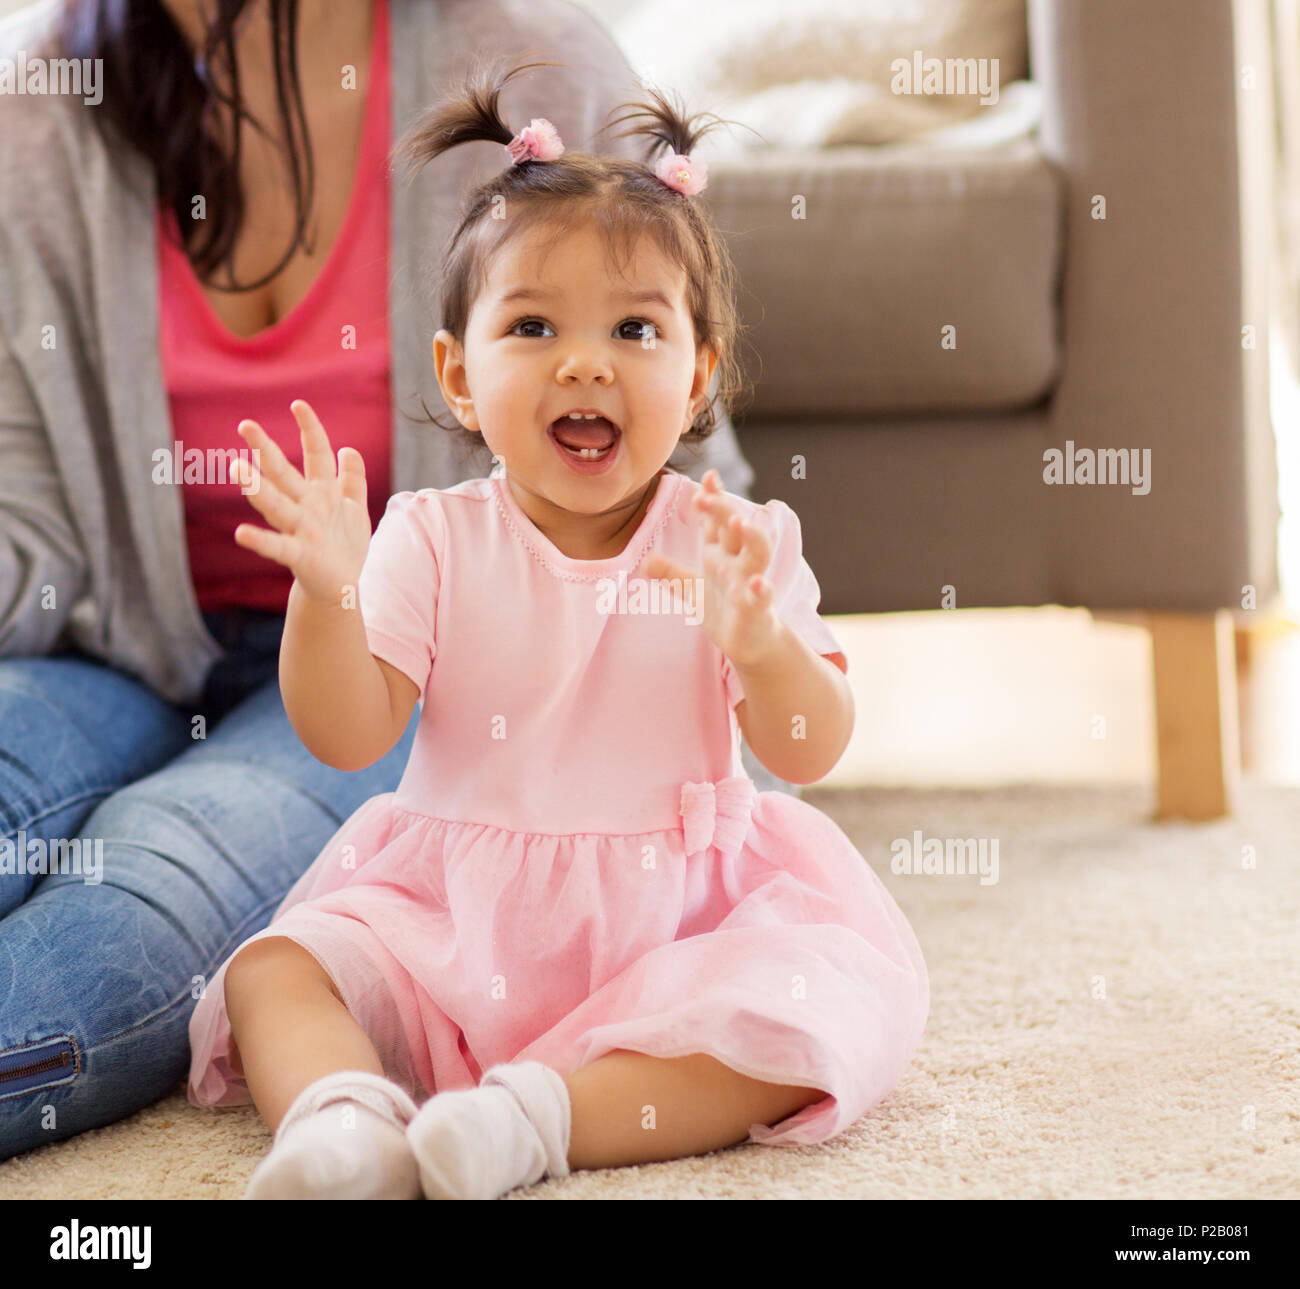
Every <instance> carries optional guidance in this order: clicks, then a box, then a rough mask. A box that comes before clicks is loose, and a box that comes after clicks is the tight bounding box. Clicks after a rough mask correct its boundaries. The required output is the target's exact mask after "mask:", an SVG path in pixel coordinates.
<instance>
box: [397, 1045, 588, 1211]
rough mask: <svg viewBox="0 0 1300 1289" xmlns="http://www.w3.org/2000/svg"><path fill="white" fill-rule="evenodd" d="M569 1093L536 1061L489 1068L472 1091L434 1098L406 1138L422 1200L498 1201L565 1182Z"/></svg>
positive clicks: (548, 1068) (553, 1075)
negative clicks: (517, 1191)
mask: <svg viewBox="0 0 1300 1289" xmlns="http://www.w3.org/2000/svg"><path fill="white" fill-rule="evenodd" d="M570 1114H571V1110H570V1106H569V1089H568V1088H567V1087H566V1086H565V1083H564V1080H563V1079H562V1078H561V1077H560V1075H559V1074H558V1073H557V1072H556V1071H555V1070H553V1069H551V1068H550V1066H547V1065H543V1064H542V1063H541V1062H540V1061H523V1062H521V1063H519V1064H518V1065H496V1066H493V1067H492V1068H491V1069H490V1070H488V1072H487V1073H486V1074H484V1076H483V1078H482V1080H481V1081H480V1082H479V1085H478V1087H476V1088H466V1089H463V1090H459V1091H455V1092H439V1093H436V1094H435V1095H434V1096H432V1097H430V1098H429V1100H428V1101H426V1102H425V1103H424V1105H423V1106H421V1108H420V1111H419V1113H418V1114H417V1115H416V1116H415V1118H414V1119H412V1120H411V1123H410V1126H409V1127H408V1128H407V1130H406V1136H407V1140H408V1141H409V1142H410V1143H411V1149H412V1151H414V1153H415V1158H416V1161H417V1163H418V1164H419V1168H420V1181H421V1184H422V1185H423V1187H424V1195H425V1198H426V1199H498V1198H500V1196H502V1195H504V1194H505V1193H506V1192H507V1191H509V1190H513V1189H514V1188H515V1187H516V1186H531V1185H532V1184H533V1183H534V1182H538V1181H541V1179H542V1178H543V1177H544V1176H550V1177H567V1176H568V1175H569V1160H568V1152H569V1126H570Z"/></svg>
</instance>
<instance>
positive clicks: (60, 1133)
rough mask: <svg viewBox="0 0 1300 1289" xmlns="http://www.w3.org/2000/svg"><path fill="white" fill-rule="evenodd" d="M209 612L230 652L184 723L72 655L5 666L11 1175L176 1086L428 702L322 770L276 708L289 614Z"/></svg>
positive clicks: (1, 853)
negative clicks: (361, 761)
mask: <svg viewBox="0 0 1300 1289" xmlns="http://www.w3.org/2000/svg"><path fill="white" fill-rule="evenodd" d="M204 616H205V620H206V622H207V625H208V629H209V630H210V631H211V632H212V634H213V635H214V636H215V637H216V639H217V640H219V641H220V642H221V644H222V645H223V646H224V647H225V649H226V651H227V652H226V654H225V656H224V657H223V658H222V659H221V660H220V661H219V662H218V663H217V664H216V665H215V666H214V667H213V669H212V671H211V673H210V674H209V678H208V683H207V687H206V689H205V691H204V695H203V698H202V701H201V703H200V704H199V705H198V706H197V707H196V708H194V709H182V708H181V707H178V706H173V705H172V704H170V703H168V702H167V701H166V700H165V699H163V698H160V697H159V696H158V695H157V694H156V693H154V691H153V690H152V689H150V688H149V687H148V686H147V685H144V684H142V683H141V682H139V681H137V680H135V679H133V678H131V677H129V676H127V675H125V674H123V673H121V672H119V671H117V670H115V669H114V668H112V667H109V666H106V665H104V664H103V663H100V662H98V661H96V660H94V659H91V658H88V657H86V656H84V655H82V654H80V653H79V652H77V651H75V650H65V651H64V652H62V653H55V654H52V655H50V656H48V657H39V658H4V659H0V1159H5V1158H8V1157H10V1156H11V1155H16V1154H18V1153H20V1152H21V1151H25V1150H31V1149H32V1148H33V1147H35V1146H42V1145H46V1144H48V1143H49V1142H52V1141H59V1140H62V1139H63V1138H65V1137H71V1136H74V1135H75V1134H76V1133H79V1132H84V1131H86V1129H88V1128H97V1127H101V1126H102V1125H104V1124H108V1123H113V1122H115V1121H116V1120H118V1119H121V1118H123V1117H124V1116H126V1115H129V1114H131V1113H133V1112H134V1111H136V1110H139V1109H141V1108H142V1107H144V1106H147V1105H151V1104H152V1103H153V1102H155V1101H157V1100H158V1099H159V1098H160V1097H163V1096H165V1095H167V1094H168V1093H169V1092H171V1091H172V1090H173V1089H174V1088H175V1087H176V1086H177V1084H178V1082H179V1081H180V1080H182V1079H183V1078H184V1077H185V1076H186V1075H187V1073H188V1069H189V1061H190V1050H189V1033H188V1027H189V1020H190V1013H191V1012H192V1011H193V1009H194V1004H195V1002H196V1000H197V998H198V995H199V990H200V987H201V986H202V985H203V984H204V982H205V981H206V980H207V979H209V978H210V977H211V976H212V975H213V973H214V972H215V971H216V970H217V968H218V967H219V966H220V965H221V963H222V962H224V961H225V959H226V958H227V957H228V956H229V955H230V954H231V953H232V952H233V951H234V950H235V949H236V948H237V947H238V946H239V944H240V943H242V942H243V941H244V940H245V939H247V938H248V936H250V935H252V934H253V933H254V932H256V931H260V930H261V929H262V928H263V927H265V926H266V925H267V924H268V923H269V922H270V920H271V914H272V913H273V912H274V911H275V909H276V906H277V905H278V904H279V903H280V901H281V900H282V899H283V898H284V896H285V894H286V893H287V892H288V890H289V888H290V887H291V886H292V885H293V883H294V882H295V881H296V880H297V879H298V877H299V876H300V875H301V874H302V873H303V872H304V871H305V870H306V869H307V868H308V866H309V865H310V864H311V862H312V861H313V860H314V859H315V858H316V856H317V854H319V852H320V851H321V849H322V848H323V847H324V845H325V843H326V842H327V841H328V840H329V839H330V837H331V836H332V835H333V834H334V833H335V832H336V831H337V830H338V828H339V827H340V825H341V824H342V823H343V822H344V820H345V819H346V818H347V817H348V816H349V815H350V814H352V812H353V811H354V810H356V809H357V808H358V807H359V806H360V805H361V804H362V803H363V802H365V801H366V800H367V799H369V798H370V797H373V796H376V795H378V794H379V793H382V792H390V791H392V790H394V789H395V788H396V787H397V784H398V781H399V780H400V778H401V776H402V771H403V769H404V768H405V765H406V761H407V758H408V756H409V754H410V751H411V744H412V741H413V739H414V737H415V729H416V725H417V724H418V721H419V709H418V708H417V709H416V711H415V712H414V713H413V714H412V716H411V721H410V724H409V725H408V726H407V728H406V732H405V733H404V734H403V735H402V738H401V741H400V742H399V743H398V744H397V746H396V747H394V748H393V750H392V751H391V752H389V753H388V755H387V756H385V757H383V758H382V760H379V761H377V762H376V763H375V764H374V765H372V766H370V767H369V768H368V769H365V770H358V771H356V772H355V773H348V772H345V771H342V770H334V769H331V768H330V767H329V766H326V765H322V764H321V763H320V762H319V761H317V760H316V759H315V758H314V757H313V756H312V755H311V753H309V752H308V751H307V750H306V748H304V747H303V745H302V743H301V742H300V741H299V739H298V736H297V735H296V734H295V733H294V731H293V728H292V727H291V726H290V724H289V721H288V718H287V716H286V715H285V712H284V706H283V704H282V703H281V701H280V687H279V680H278V660H279V647H280V636H281V632H282V631H283V627H284V616H283V614H276V613H267V612H261V611H257V610H250V609H232V610H228V611H225V612H222V613H215V614H205V615H204ZM198 716H202V717H203V722H204V723H206V728H203V724H201V723H200V722H198V721H197V720H196V717H198ZM20 842H21V843H22V844H21V845H20ZM71 842H80V843H81V845H80V847H78V846H77V845H75V844H74V845H69V844H68V843H71ZM50 843H56V845H55V846H54V847H53V848H52V849H48V850H47V849H46V848H47V847H48V846H49V844H50ZM42 854H43V855H44V857H45V860H46V863H45V864H44V865H42V864H41V863H40V862H39V859H40V856H41V855H42ZM34 857H35V858H34ZM24 868H26V869H29V870H30V869H32V868H35V869H36V870H37V871H34V872H33V871H27V872H23V871H21V870H22V869H24ZM15 870H17V871H15ZM96 879H98V880H96Z"/></svg>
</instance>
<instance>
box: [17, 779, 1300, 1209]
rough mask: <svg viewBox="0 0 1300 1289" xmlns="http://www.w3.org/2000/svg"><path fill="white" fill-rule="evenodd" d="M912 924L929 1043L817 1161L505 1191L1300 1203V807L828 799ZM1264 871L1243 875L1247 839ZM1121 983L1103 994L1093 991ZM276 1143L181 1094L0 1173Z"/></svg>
mask: <svg viewBox="0 0 1300 1289" xmlns="http://www.w3.org/2000/svg"><path fill="white" fill-rule="evenodd" d="M806 795H807V799H808V800H810V801H812V802H813V803H814V804H816V805H817V806H818V807H819V808H821V809H823V810H825V811H826V812H827V813H828V814H829V815H831V817H832V818H834V819H835V820H836V822H837V823H839V824H840V826H841V827H842V828H844V830H845V831H846V832H847V833H848V834H849V836H850V837H852V838H853V839H854V841H855V842H856V843H857V845H858V846H859V848H860V849H861V850H862V852H863V854H864V855H866V856H867V858H868V859H869V860H870V862H871V863H872V865H873V866H874V867H875V869H876V871H877V872H878V873H879V874H880V876H881V877H882V878H883V880H884V881H885V882H886V883H887V885H888V886H889V888H890V890H891V891H892V892H893V893H894V895H895V898H896V899H897V900H898V902H899V904H900V905H901V906H902V908H903V910H904V912H905V913H906V914H907V915H908V917H909V918H910V919H911V921H912V924H913V926H914V927H915V928H916V931H917V935H918V937H919V938H920V941H921V945H922V947H923V949H924V951H925V954H926V958H927V961H928V963H929V966H930V975H931V987H932V992H933V1000H932V1007H931V1013H930V1021H929V1026H928V1028H927V1031H926V1034H925V1037H924V1038H923V1039H922V1043H921V1047H920V1050H919V1052H918V1053H917V1056H916V1059H915V1061H914V1063H913V1065H912V1066H911V1068H910V1070H909V1071H908V1073H907V1074H906V1075H905V1076H904V1079H903V1081H902V1083H901V1084H900V1085H899V1087H898V1088H897V1089H896V1091H895V1092H894V1093H893V1095H892V1096H890V1097H889V1098H887V1099H886V1101H885V1102H883V1103H882V1104H881V1105H880V1106H878V1107H877V1108H876V1109H875V1110H874V1111H873V1112H872V1113H871V1114H870V1115H868V1116H867V1117H866V1118H864V1119H862V1120H861V1121H859V1122H858V1123H857V1124H856V1125H855V1126H854V1127H853V1128H851V1129H850V1130H849V1131H848V1132H847V1133H845V1134H843V1135H842V1136H841V1137H839V1138H837V1139H836V1140H834V1141H831V1142H828V1143H826V1144H824V1145H821V1146H801V1147H772V1146H759V1145H749V1146H739V1147H735V1148H733V1149H731V1150H725V1151H719V1152H716V1153H715V1154H713V1155H707V1156H702V1157H700V1158H693V1159H685V1160H676V1161H673V1162H671V1163H664V1164H650V1165H644V1166H641V1167H632V1168H621V1169H610V1170H606V1171H601V1172H582V1173H576V1174H574V1175H573V1176H571V1177H569V1178H568V1179H566V1180H564V1181H560V1182H555V1181H547V1182H543V1183H542V1184H540V1185H538V1186H535V1187H533V1188H531V1189H530V1190H527V1191H516V1192H514V1193H513V1195H512V1196H511V1198H530V1199H533V1198H535V1199H588V1198H594V1197H600V1198H619V1199H633V1198H652V1197H653V1198H665V1197H681V1198H685V1197H692V1198H723V1197H727V1198H759V1197H769V1198H799V1197H804V1198H807V1197H813V1198H819V1197H841V1198H862V1199H865V1198H940V1197H943V1198H955V1197H959V1196H961V1197H966V1196H969V1197H978V1198H1011V1197H1019V1198H1066V1197H1077V1198H1121V1197H1122V1198H1184V1197H1186V1198H1220V1197H1255V1196H1261V1197H1263V1196H1267V1197H1275V1198H1276V1197H1283V1196H1292V1197H1293V1196H1295V1195H1296V1194H1297V1191H1298V1190H1300V1059H1298V1058H1297V1033H1298V1031H1300V790H1294V789H1283V788H1276V787H1267V786H1263V785H1259V784H1254V783H1250V782H1248V783H1247V784H1246V785H1245V787H1244V788H1243V793H1242V801H1241V805H1240V808H1239V810H1238V813H1237V816H1236V818H1234V819H1232V820H1228V821H1223V822H1219V823H1214V824H1200V825H1197V824H1172V823H1170V824H1159V825H1153V824H1149V823H1148V822H1146V820H1147V815H1148V810H1149V806H1150V800H1151V794H1150V793H1149V792H1148V791H1144V790H1142V789H1138V788H1133V789H1118V790H1117V789H1114V788H1097V789H1088V788H1082V789H1080V788H1075V787H1069V788H1059V789H1057V788H1043V787H1038V786H1033V787H1013V788H1007V789H1001V790H997V791H987V792H985V791H962V792H930V791H897V790H889V791H884V790H864V791H854V792H829V791H810V792H808V793H807V794H806ZM917 829H920V830H921V832H922V834H923V836H924V837H925V838H926V839H929V838H931V837H939V838H949V837H952V838H965V837H975V838H978V837H984V838H990V839H991V838H997V839H998V844H999V857H1000V873H999V879H1000V880H999V881H998V882H997V884H995V885H987V886H982V885H980V884H979V880H978V878H977V877H975V876H937V875H936V876H899V875H895V874H893V873H892V872H890V867H889V861H890V842H891V841H892V840H893V839H895V838H909V839H910V838H911V837H912V835H913V833H914V832H915V831H916V830H917ZM1247 847H1251V848H1253V854H1254V856H1255V865H1256V866H1255V867H1254V868H1248V867H1243V862H1242V861H1243V854H1249V853H1250V852H1248V851H1246V849H1245V848H1247ZM1103 990H1104V997H1098V996H1095V995H1097V994H1099V993H1101V992H1102V991H1103ZM269 1143H270V1138H269V1134H268V1133H267V1131H266V1129H265V1128H264V1127H263V1126H262V1124H261V1121H260V1120H259V1119H258V1117H257V1114H256V1112H255V1111H254V1110H253V1109H252V1108H251V1107H239V1108H234V1109H227V1110H220V1111H213V1110H198V1109H195V1108H193V1107H191V1106H189V1105H188V1104H187V1103H186V1101H185V1095H184V1091H183V1088H178V1089H177V1091H176V1092H175V1093H173V1094H172V1095H171V1096H170V1097H168V1098H166V1099H165V1100H163V1101H162V1102H160V1103H159V1104H157V1105H155V1106H152V1107H150V1108H149V1109H147V1110H143V1111H141V1112H140V1113H139V1114H137V1115H134V1116H133V1117H132V1118H130V1119H128V1120H125V1121H124V1122H122V1123H119V1124H114V1125H113V1126H111V1127H108V1128H103V1129H100V1130H97V1131H95V1132H90V1133H86V1134H83V1135H82V1136H80V1137H77V1138H73V1139H72V1140H70V1141H67V1142H60V1143H57V1144H54V1145H51V1146H45V1147H42V1148H41V1149H40V1150H36V1151H32V1152H31V1153H29V1154H27V1155H23V1156H19V1157H18V1158H17V1159H13V1160H9V1161H7V1162H5V1163H0V1195H3V1196H4V1197H6V1198H43V1199H53V1198H75V1199H82V1198H86V1199H89V1198H100V1197H103V1198H123V1197H150V1196H154V1197H159V1198H185V1197H192V1198H208V1199H220V1198H237V1197H238V1196H239V1195H240V1193H241V1191H242V1189H243V1186H244V1183H245V1181H246V1180H247V1178H248V1175H249V1174H250V1173H251V1172H252V1170H253V1168H254V1167H255V1166H256V1164H257V1162H258V1160H259V1159H260V1158H261V1157H262V1155H263V1153H264V1152H265V1151H266V1149H267V1148H268V1146H269Z"/></svg>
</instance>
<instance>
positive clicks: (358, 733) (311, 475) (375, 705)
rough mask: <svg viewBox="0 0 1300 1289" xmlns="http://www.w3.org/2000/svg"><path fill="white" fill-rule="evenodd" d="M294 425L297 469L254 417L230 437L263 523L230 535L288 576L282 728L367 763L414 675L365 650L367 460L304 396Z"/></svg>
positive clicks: (390, 733)
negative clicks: (251, 455)
mask: <svg viewBox="0 0 1300 1289" xmlns="http://www.w3.org/2000/svg"><path fill="white" fill-rule="evenodd" d="M291 409H292V411H293V414H294V417H295V419H296V420H297V422H298V425H299V428H300V429H301V431H302V447H303V469H304V471H305V477H304V474H303V473H300V472H299V471H298V470H297V469H295V468H294V466H293V465H292V464H291V463H290V462H289V461H288V459H287V458H286V457H285V455H284V453H283V452H282V451H281V450H280V448H279V446H278V445H277V444H276V443H275V442H274V441H273V440H272V439H271V438H270V436H269V435H267V433H266V431H265V430H263V429H262V427H261V426H260V425H258V424H257V422H256V421H251V420H246V421H241V422H240V425H239V433H240V434H241V435H242V436H243V438H244V439H245V441H246V442H248V443H249V444H250V445H251V446H252V447H253V448H254V449H255V452H256V458H255V459H256V460H257V467H256V468H254V467H253V466H250V465H249V464H248V463H247V462H245V461H242V460H241V461H240V462H239V470H240V481H241V482H242V483H244V484H246V485H248V488H247V489H246V495H247V496H248V500H249V503H250V504H251V505H252V506H253V508H254V509H255V510H257V511H258V513H259V514H261V515H262V516H263V517H265V518H266V519H267V520H268V521H269V522H270V524H271V525H272V527H271V528H270V529H265V528H257V527H256V526H254V525H253V524H240V525H239V526H238V527H237V528H236V529H235V541H236V542H237V543H239V545H241V546H245V547H247V548H248V549H250V550H253V551H256V552H257V553H258V554H259V555H262V556H264V557H265V558H267V559H272V560H275V561H276V562H277V563H279V564H282V565H284V566H285V567H286V568H288V569H289V570H290V571H291V572H292V573H293V575H294V580H293V585H292V587H291V588H290V591H289V605H288V610H287V612H286V615H285V624H284V635H283V637H282V638H281V641H280V693H281V697H282V699H283V701H284V709H285V712H286V714H287V715H288V717H289V724H290V725H292V726H293V728H294V732H295V733H296V734H297V735H298V737H299V738H300V739H301V740H302V741H303V744H304V746H305V747H306V748H307V750H308V751H309V752H310V753H311V754H312V755H313V756H314V757H316V759H317V760H318V761H323V762H324V763H325V764H326V765H331V766H333V767H334V768H335V769H337V770H364V769H365V768H366V767H367V766H369V765H373V764H374V763H375V762H376V761H377V760H379V758H380V757H381V756H383V755H384V754H385V753H386V752H388V751H390V750H391V749H392V747H393V746H394V744H396V742H397V740H398V739H399V738H401V736H402V732H403V730H405V729H406V725H407V722H408V721H409V720H410V717H411V711H412V710H413V708H414V706H415V700H416V698H417V697H418V689H417V686H416V684H415V682H414V681H413V680H411V679H410V678H409V677H407V676H405V675H403V674H402V673H400V672H399V671H397V670H396V668H394V667H391V666H390V665H389V664H387V663H385V662H381V661H380V660H379V659H378V658H376V657H374V655H373V654H372V653H371V652H370V645H369V642H368V640H367V637H366V628H365V622H364V619H363V618H362V615H361V609H360V600H359V596H358V592H357V583H358V580H359V574H360V571H361V568H362V566H363V564H364V563H365V558H366V551H367V548H368V546H369V543H370V517H369V514H368V511H367V506H366V476H365V464H364V462H363V461H362V459H361V454H360V453H359V452H357V451H356V450H355V449H353V448H343V449H342V450H341V451H340V452H339V456H338V463H337V468H336V465H335V458H334V451H333V449H332V448H331V446H330V441H329V436H328V435H327V434H326V433H325V428H324V426H322V425H321V423H320V420H319V418H318V417H317V416H316V413H315V412H314V411H313V410H312V409H311V406H310V405H309V404H308V403H306V402H305V401H303V400H302V399H295V400H294V402H293V403H292V404H291Z"/></svg>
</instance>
